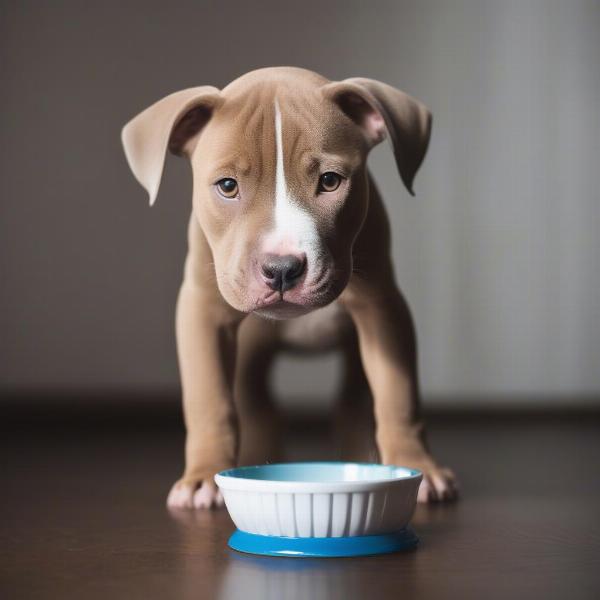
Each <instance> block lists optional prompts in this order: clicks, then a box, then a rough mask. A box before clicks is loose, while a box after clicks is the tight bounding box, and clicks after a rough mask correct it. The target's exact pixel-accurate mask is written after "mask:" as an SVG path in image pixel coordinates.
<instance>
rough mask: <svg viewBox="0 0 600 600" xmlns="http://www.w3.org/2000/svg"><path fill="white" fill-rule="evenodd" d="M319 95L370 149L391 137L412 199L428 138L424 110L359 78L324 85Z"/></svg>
mask: <svg viewBox="0 0 600 600" xmlns="http://www.w3.org/2000/svg"><path fill="white" fill-rule="evenodd" d="M323 93H324V95H325V96H326V97H328V98H330V99H331V100H333V101H334V102H335V103H336V104H337V105H338V106H339V107H340V108H341V109H342V110H343V111H344V113H346V115H347V116H348V117H350V118H351V119H352V120H353V121H354V122H355V123H356V124H357V125H359V126H360V127H361V128H362V129H363V132H364V133H365V136H366V138H367V142H368V143H369V145H370V147H372V146H375V145H376V144H379V142H381V141H383V140H384V139H385V137H386V135H389V136H390V137H391V140H392V145H393V147H394V156H395V158H396V165H397V166H398V171H399V172H400V177H401V178H402V181H403V182H404V185H405V186H406V188H407V189H408V191H409V192H410V193H411V194H412V195H413V196H414V192H413V189H412V186H413V180H414V177H415V175H416V173H417V170H418V169H419V167H420V165H421V163H422V162H423V158H424V157H425V153H426V152H427V145H428V143H429V137H430V134H431V113H430V112H429V110H428V108H427V107H426V106H425V105H424V104H421V103H420V102H419V101H418V100H415V99H414V98H411V97H410V96H409V95H408V94H405V93H404V92H401V91H400V90H397V89H396V88H393V87H392V86H391V85H387V84H385V83H381V82H380V81H375V80H374V79H365V78H363V77H353V78H351V79H344V80H343V81H334V82H332V83H328V84H326V85H325V86H323Z"/></svg>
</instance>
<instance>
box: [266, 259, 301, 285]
mask: <svg viewBox="0 0 600 600" xmlns="http://www.w3.org/2000/svg"><path fill="white" fill-rule="evenodd" d="M261 269H262V273H263V275H264V278H265V281H266V283H267V285H268V286H269V287H270V288H271V289H272V290H276V291H279V292H281V293H283V292H285V291H286V290H290V289H292V288H293V287H294V286H295V285H296V284H297V283H298V281H300V277H302V275H303V273H304V271H305V270H306V257H305V256H294V255H292V254H286V255H285V256H278V255H277V254H269V255H267V257H266V259H265V262H264V263H263V265H262V267H261Z"/></svg>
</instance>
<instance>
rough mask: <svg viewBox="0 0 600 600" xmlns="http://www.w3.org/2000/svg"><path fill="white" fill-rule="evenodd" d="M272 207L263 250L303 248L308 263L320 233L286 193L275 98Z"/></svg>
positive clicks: (285, 251)
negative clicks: (272, 217)
mask: <svg viewBox="0 0 600 600" xmlns="http://www.w3.org/2000/svg"><path fill="white" fill-rule="evenodd" d="M275 146H276V159H277V162H276V169H275V209H274V227H273V229H272V230H271V231H270V232H269V233H268V234H267V235H266V237H265V241H264V247H265V251H266V252H272V253H274V254H300V253H302V252H304V253H305V254H306V257H307V262H308V267H309V269H310V266H311V264H312V262H313V261H312V260H311V259H314V257H315V254H316V253H317V252H318V248H319V236H318V233H317V227H316V223H315V221H314V219H313V217H312V216H311V215H310V214H309V213H308V212H307V211H306V210H304V209H303V208H302V207H301V206H300V205H299V204H298V202H296V201H294V199H293V198H292V197H291V196H290V195H289V193H288V189H287V184H286V181H285V172H284V166H283V165H284V163H283V136H282V127H281V111H280V109H279V102H278V101H277V99H275Z"/></svg>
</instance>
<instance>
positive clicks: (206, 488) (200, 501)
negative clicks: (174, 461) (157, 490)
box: [167, 478, 224, 509]
mask: <svg viewBox="0 0 600 600" xmlns="http://www.w3.org/2000/svg"><path fill="white" fill-rule="evenodd" d="M223 504H224V502H223V495H222V494H221V492H220V490H219V488H218V487H217V484H216V483H215V482H214V481H213V480H212V478H210V479H209V478H207V479H204V480H200V481H194V480H191V481H190V480H189V479H180V480H179V481H177V482H175V484H174V485H173V487H172V488H171V491H170V492H169V495H168V496H167V506H168V507H169V508H172V509H194V508H221V507H222V506H223Z"/></svg>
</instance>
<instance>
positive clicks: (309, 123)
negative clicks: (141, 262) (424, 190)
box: [122, 67, 456, 508]
mask: <svg viewBox="0 0 600 600" xmlns="http://www.w3.org/2000/svg"><path fill="white" fill-rule="evenodd" d="M430 125H431V116H430V113H429V111H428V110H427V109H426V108H425V107H424V106H423V105H422V104H420V103H419V102H417V101H416V100H414V99H413V98H411V97H410V96H407V95H406V94H404V93H403V92H400V91H398V90H396V89H394V88H392V87H390V86H388V85H386V84H384V83H380V82H377V81H373V80H370V79H348V80H345V81H340V82H331V81H328V80H327V79H325V78H324V77H321V76H320V75H318V74H316V73H313V72H311V71H306V70H304V69H298V68H291V67H278V68H268V69H260V70H257V71H253V72H251V73H248V74H246V75H244V76H242V77H240V78H239V79H236V80H235V81H233V82H232V83H230V84H229V85H228V86H227V87H225V89H223V90H221V91H219V90H218V89H216V88H213V87H208V86H206V87H198V88H191V89H187V90H183V91H181V92H177V93H175V94H172V95H170V96H167V97H166V98H164V99H163V100H160V101H159V102H157V103H156V104H154V105H152V106H151V107H149V108H148V109H146V110H145V111H144V112H142V113H141V114H139V115H138V116H137V117H135V118H134V119H133V120H132V121H131V122H129V123H128V124H127V125H126V126H125V128H124V129H123V135H122V139H123V145H124V147H125V153H126V155H127V159H128V161H129V165H130V167H131V169H132V171H133V173H134V174H135V176H136V178H137V179H138V181H139V182H140V183H141V184H142V186H144V187H145V188H146V190H147V191H148V193H149V195H150V203H151V204H152V203H153V202H154V200H155V199H156V195H157V193H158V187H159V184H160V179H161V174H162V170H163V164H164V160H165V154H166V152H167V150H171V151H172V152H174V153H175V154H183V155H186V156H188V157H189V159H190V161H191V164H192V170H193V189H194V192H193V209H192V214H191V218H190V223H189V230H188V242H189V252H188V256H187V259H186V263H185V274H184V280H183V284H182V286H181V291H180V294H179V299H178V303H177V314H176V328H177V345H178V356H179V365H180V371H181V379H182V387H183V405H184V414H185V423H186V427H187V441H186V466H185V471H184V474H183V477H182V478H181V479H180V480H179V481H177V482H176V483H175V485H174V486H173V488H172V490H171V492H170V494H169V497H168V504H169V506H172V507H189V508H191V507H197V508H198V507H210V506H213V505H214V504H219V503H220V502H221V498H220V495H219V493H218V490H217V489H216V487H215V484H214V482H213V475H214V474H215V473H216V472H218V471H220V470H221V469H225V468H228V467H231V466H233V465H235V464H236V463H237V462H238V459H239V451H240V449H239V434H238V416H237V415H238V414H240V416H241V421H242V425H243V427H242V428H241V440H242V461H243V462H246V463H248V462H264V461H266V460H273V458H274V454H275V452H276V450H275V438H276V435H277V424H276V420H275V418H274V416H273V411H272V406H271V403H270V401H269V394H268V389H267V385H266V378H267V371H268V366H269V364H270V361H271V360H272V358H273V356H274V354H275V353H276V352H277V351H278V350H280V349H282V348H284V347H293V348H309V349H315V350H318V349H323V348H328V349H329V348H334V347H339V348H341V349H343V351H344V353H345V356H346V359H347V369H346V370H347V374H348V379H347V385H346V389H347V390H348V394H347V403H346V404H345V405H344V406H342V407H341V410H340V412H341V414H342V419H343V418H344V417H345V419H346V421H352V419H353V418H354V417H352V418H348V416H349V415H355V414H357V413H356V405H355V403H354V399H355V398H356V397H357V396H358V395H359V393H360V390H361V388H362V386H361V383H362V382H363V381H364V376H363V373H364V374H366V379H367V380H368V384H369V387H370V391H371V393H372V397H373V406H374V413H375V420H376V442H377V448H378V451H379V457H380V460H381V461H382V462H384V463H393V464H399V465H407V466H411V467H416V468H419V469H421V470H422V471H423V473H424V479H423V484H422V486H421V489H420V491H419V498H420V500H422V501H426V500H438V499H450V498H453V497H454V496H455V494H456V487H455V480H454V476H453V474H452V473H451V471H449V470H448V469H445V468H441V467H439V466H438V465H437V464H436V462H435V461H434V460H433V458H432V457H431V455H430V454H429V452H428V450H427V447H426V443H425V439H424V430H423V423H422V420H421V418H420V415H419V389H418V382H417V368H416V341H415V333H414V328H413V323H412V319H411V316H410V312H409V309H408V307H407V305H406V302H405V300H404V298H403V296H402V294H401V293H400V291H399V290H398V288H397V286H396V283H395V280H394V271H393V267H392V263H391V258H390V230H389V223H388V219H387V215H386V212H385V209H384V206H383V203H382V200H381V198H380V196H379V194H378V192H377V189H376V187H375V185H374V183H373V181H372V179H371V177H370V175H369V173H368V171H367V166H366V161H367V155H368V153H369V150H370V149H371V148H372V147H373V146H374V145H376V144H378V143H379V142H381V141H382V140H383V139H384V138H385V137H386V136H387V135H389V136H390V137H391V141H392V145H393V148H394V154H395V157H396V162H397V165H398V170H399V172H400V176H401V177H402V180H403V182H404V184H405V185H406V187H407V188H408V190H409V191H411V193H412V182H413V178H414V176H415V173H416V171H417V169H418V168H419V166H420V164H421V161H422V160H423V157H424V155H425V152H426V149H427V144H428V141H429V134H430ZM264 317H266V318H267V319H268V320H265V318H264ZM287 319H289V320H287ZM358 356H360V357H361V359H362V367H363V368H364V372H363V370H362V369H361V366H360V362H361V361H359V360H358V358H357V357H358ZM234 398H235V403H234ZM236 405H237V409H238V410H236ZM350 424H351V426H352V425H354V426H355V425H356V424H355V423H354V424H353V423H350Z"/></svg>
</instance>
